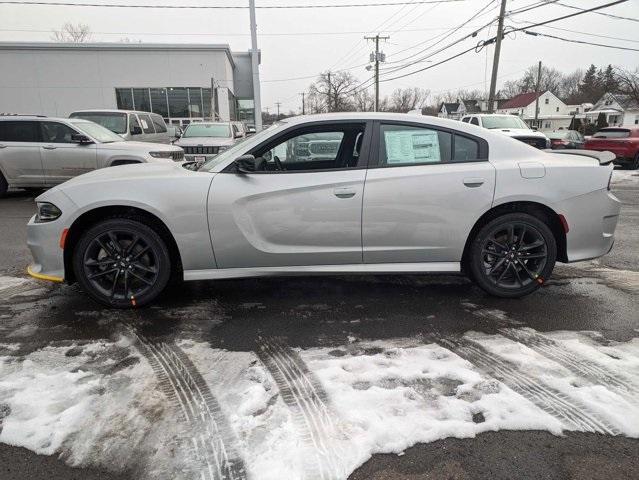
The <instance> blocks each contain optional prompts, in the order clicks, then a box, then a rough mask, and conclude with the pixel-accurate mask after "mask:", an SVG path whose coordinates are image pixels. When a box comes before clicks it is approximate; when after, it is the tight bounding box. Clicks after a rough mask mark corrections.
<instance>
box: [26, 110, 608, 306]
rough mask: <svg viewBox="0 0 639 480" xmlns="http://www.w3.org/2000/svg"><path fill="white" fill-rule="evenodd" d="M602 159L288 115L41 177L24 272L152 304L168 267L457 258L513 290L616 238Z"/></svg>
mask: <svg viewBox="0 0 639 480" xmlns="http://www.w3.org/2000/svg"><path fill="white" fill-rule="evenodd" d="M187 132H188V130H187ZM326 134H332V135H333V136H334V137H339V138H340V139H341V143H340V146H339V148H338V149H337V150H336V151H335V150H331V151H332V157H331V158H328V156H326V157H322V158H321V159H319V160H317V161H312V160H311V161H309V160H308V159H307V157H306V156H305V155H303V158H299V157H298V152H297V151H296V149H289V148H288V144H289V143H292V144H295V142H296V139H297V138H299V137H304V138H305V141H310V139H312V138H313V137H317V138H320V139H321V138H322V137H323V136H325V135H326ZM277 151H281V152H284V153H283V154H281V156H280V155H276V154H275V152H277ZM558 152H571V153H572V152H575V151H572V150H559V151H558ZM611 159H612V155H609V154H607V153H600V152H585V155H583V154H582V155H575V154H574V153H572V154H565V153H563V154H558V153H551V152H545V151H542V150H536V149H531V148H529V147H528V146H526V145H524V144H522V143H521V142H518V141H514V140H513V139H511V138H509V137H508V136H506V135H502V134H501V133H498V132H493V131H491V130H482V129H478V128H476V127H473V126H470V125H467V124H465V123H461V122H457V121H452V120H446V119H441V118H435V117H427V116H424V117H418V116H411V115H405V114H391V113H377V114H376V113H341V114H325V115H314V116H305V117H297V118H289V119H286V120H282V121H281V122H277V123H276V124H274V125H273V127H271V128H269V129H267V130H264V131H262V132H259V133H257V134H255V135H253V136H252V137H249V138H248V139H247V140H245V141H243V142H240V143H237V144H236V145H234V146H233V147H231V148H229V149H228V150H226V151H224V152H222V153H220V154H219V155H218V156H216V157H214V158H213V159H212V160H210V161H209V162H207V163H205V164H204V165H203V166H202V167H201V168H200V169H199V170H197V171H192V170H188V169H186V168H183V167H182V166H181V165H177V164H168V163H167V164H156V165H131V166H125V167H119V168H112V169H104V170H101V171H97V172H92V173H88V174H86V175H83V176H80V177H78V178H75V179H73V180H71V181H69V182H66V183H65V184H63V185H61V186H59V187H56V188H54V189H52V190H49V191H48V192H46V193H44V194H43V195H41V196H39V197H38V198H37V199H36V201H37V212H38V213H37V214H36V215H35V216H34V217H33V218H32V219H31V221H30V222H29V226H28V232H27V237H28V240H27V241H28V245H29V247H30V249H31V252H32V254H33V258H34V262H33V264H32V265H31V266H30V267H29V271H30V272H31V274H32V275H34V276H36V277H41V278H46V279H50V280H57V281H63V280H65V281H67V282H75V281H77V282H78V283H79V284H80V285H81V287H82V288H83V289H84V290H85V291H86V292H87V293H88V294H89V295H90V296H91V297H93V298H94V299H95V300H98V301H100V302H102V303H104V304H106V305H110V306H113V307H122V308H124V307H131V306H141V305H144V304H147V303H149V302H152V301H153V300H154V299H156V298H157V297H158V295H160V294H161V292H162V291H163V290H164V289H165V288H166V287H167V285H168V284H169V280H170V279H172V278H173V279H177V280H179V279H184V280H205V279H227V278H240V277H254V276H269V275H311V274H327V273H332V274H349V273H351V274H352V273H357V274H362V273H369V274H371V273H377V274H382V273H383V274H389V273H404V274H405V273H420V274H421V273H427V272H438V273H441V272H447V273H455V272H456V273H459V272H465V273H467V274H468V275H469V276H470V277H471V278H472V279H473V280H474V281H475V282H476V283H477V284H478V285H479V286H480V287H481V288H483V289H484V290H485V291H487V292H488V293H490V294H492V295H497V296H501V297H519V296H522V295H526V294H529V293H531V292H533V291H535V290H536V289H538V288H539V287H540V286H541V285H542V284H543V283H544V282H545V281H546V280H547V279H548V278H549V277H550V274H551V272H552V270H553V267H554V265H555V261H560V262H576V261H580V260H585V259H590V258H595V257H599V256H601V255H604V254H606V253H607V252H608V251H610V249H611V248H612V245H613V242H614V231H615V227H616V224H617V218H618V215H619V209H620V202H619V201H618V200H617V199H616V198H615V196H614V195H613V194H612V193H611V192H610V190H609V185H610V178H611V176H612V169H613V167H612V165H609V164H607V162H609V161H610V160H611ZM602 164H605V165H603V166H602ZM167 192H171V195H170V198H168V197H167Z"/></svg>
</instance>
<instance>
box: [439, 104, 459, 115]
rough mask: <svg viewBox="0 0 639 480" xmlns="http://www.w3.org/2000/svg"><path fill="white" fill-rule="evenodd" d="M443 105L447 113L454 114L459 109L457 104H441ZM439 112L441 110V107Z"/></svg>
mask: <svg viewBox="0 0 639 480" xmlns="http://www.w3.org/2000/svg"><path fill="white" fill-rule="evenodd" d="M443 105H444V107H446V112H447V113H455V112H456V111H457V110H458V109H459V102H450V103H448V102H443ZM439 110H441V107H440V108H439Z"/></svg>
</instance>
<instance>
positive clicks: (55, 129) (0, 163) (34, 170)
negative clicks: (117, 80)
mask: <svg viewBox="0 0 639 480" xmlns="http://www.w3.org/2000/svg"><path fill="white" fill-rule="evenodd" d="M183 159H184V151H183V150H182V149H181V148H179V147H174V146H172V145H164V144H157V143H141V142H125V141H124V140H123V139H122V137H120V136H119V135H116V134H115V133H113V132H112V131H110V130H107V129H106V128H104V127H102V126H101V125H98V124H97V123H93V122H89V121H87V120H80V119H68V118H48V117H39V116H7V117H2V116H0V196H2V195H4V194H5V193H6V191H7V189H8V187H20V188H46V187H51V186H53V185H57V184H59V183H62V182H64V181H66V180H69V179H70V178H72V177H75V176H77V175H81V174H83V173H86V172H89V171H91V170H95V169H98V168H103V167H111V166H116V165H124V164H129V163H146V162H162V163H169V162H171V163H172V162H173V161H181V160H183Z"/></svg>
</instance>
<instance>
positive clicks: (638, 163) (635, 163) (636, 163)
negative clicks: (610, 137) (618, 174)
mask: <svg viewBox="0 0 639 480" xmlns="http://www.w3.org/2000/svg"><path fill="white" fill-rule="evenodd" d="M627 168H628V170H639V153H637V155H635V158H634V159H633V160H632V162H630V163H629V164H628V167H627Z"/></svg>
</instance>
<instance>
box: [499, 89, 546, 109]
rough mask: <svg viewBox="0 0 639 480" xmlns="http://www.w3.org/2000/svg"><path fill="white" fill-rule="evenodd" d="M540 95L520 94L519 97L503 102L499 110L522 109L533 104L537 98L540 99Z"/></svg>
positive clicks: (531, 93)
mask: <svg viewBox="0 0 639 480" xmlns="http://www.w3.org/2000/svg"><path fill="white" fill-rule="evenodd" d="M541 95H542V93H541V92H540V93H537V92H528V93H520V94H519V95H517V96H515V97H513V98H511V99H510V100H508V101H507V102H505V103H504V104H503V105H502V106H500V107H499V108H523V107H527V106H528V105H530V104H531V103H533V102H534V101H535V100H537V97H540V96H541Z"/></svg>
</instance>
